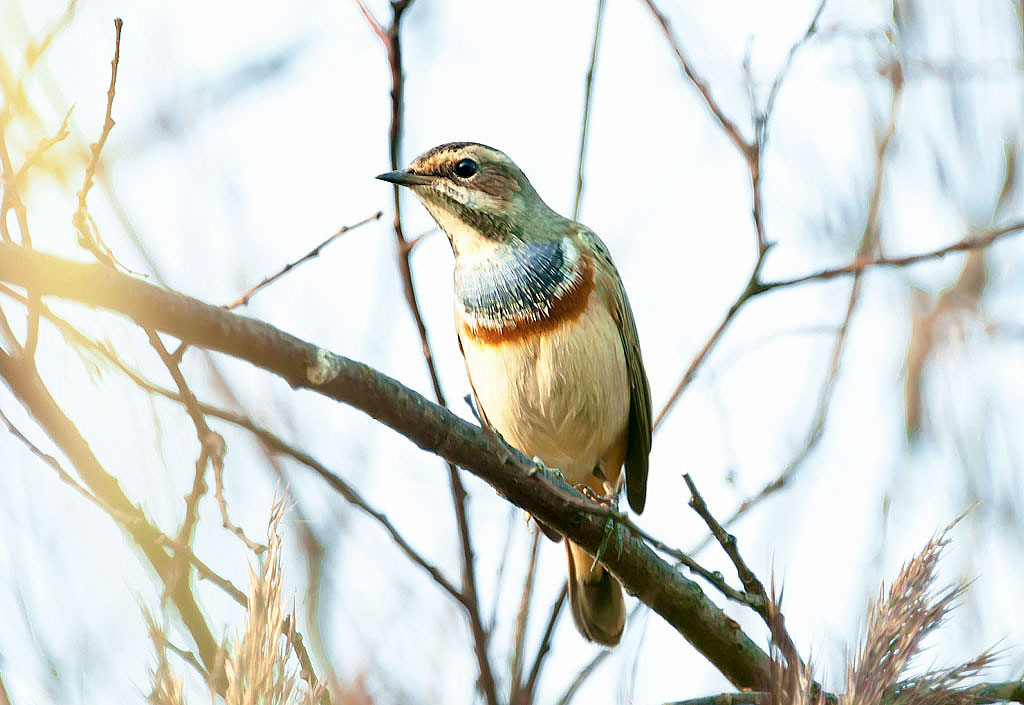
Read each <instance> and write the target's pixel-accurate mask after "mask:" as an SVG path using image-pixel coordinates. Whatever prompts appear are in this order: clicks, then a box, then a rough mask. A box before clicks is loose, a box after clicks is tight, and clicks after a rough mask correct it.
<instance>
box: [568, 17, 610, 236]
mask: <svg viewBox="0 0 1024 705" xmlns="http://www.w3.org/2000/svg"><path fill="white" fill-rule="evenodd" d="M602 17H604V0H597V17H596V19H595V20H594V42H593V44H592V45H591V47H590V68H588V69H587V79H586V88H585V89H584V92H583V126H582V127H581V128H580V155H579V159H578V160H577V162H576V199H575V201H573V204H572V219H573V220H576V219H577V218H579V217H580V201H581V199H582V197H583V157H584V156H585V155H586V153H587V128H588V126H589V125H590V98H591V96H592V95H593V92H594V70H595V68H596V67H597V45H598V40H599V39H600V37H601V18H602Z"/></svg>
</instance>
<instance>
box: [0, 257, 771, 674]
mask: <svg viewBox="0 0 1024 705" xmlns="http://www.w3.org/2000/svg"><path fill="white" fill-rule="evenodd" d="M0 280H2V281H6V282H9V283H11V284H15V285H17V286H21V287H25V286H29V287H32V288H33V289H38V291H40V292H41V293H42V294H43V295H48V296H58V297H61V298H64V299H70V300H74V301H78V302H81V303H84V304H88V305H90V306H94V307H99V308H105V309H109V310H112V311H117V312H119V313H122V314H124V315H126V316H129V317H130V318H132V319H133V320H135V321H136V322H137V323H139V324H140V325H143V326H146V327H152V328H156V329H157V330H160V331H162V332H164V333H167V334H170V335H173V336H175V337H177V338H179V339H181V340H182V341H184V342H186V343H188V344H189V345H192V346H196V347H201V348H206V349H209V350H216V351H218V352H222V353H225V354H228V355H231V356H233V357H236V358H239V359H242V360H246V361H248V362H250V363H252V364H253V365H256V366H258V367H261V368H263V369H265V370H267V371H270V372H272V373H274V374H277V375H279V376H280V377H282V378H283V379H285V380H286V381H287V382H288V383H289V384H291V385H292V386H293V387H302V388H306V389H310V390H313V391H315V392H317V393H319V394H323V395H325V396H327V397H330V398H332V399H335V400H337V401H341V402H344V403H346V404H349V405H351V406H354V407H356V408H358V409H360V410H361V411H363V412H365V413H366V414H369V415H370V416H372V417H373V418H375V419H377V420H378V421H380V422H381V423H383V424H385V425H387V426H389V427H390V428H392V429H394V430H396V431H397V432H399V433H400V434H402V435H403V436H405V437H406V438H408V439H409V440H411V441H412V442H413V443H415V444H416V445H418V446H420V447H421V448H423V449H425V450H428V451H430V452H433V453H436V454H438V455H440V456H442V457H443V458H445V459H446V460H448V461H449V462H451V463H454V464H455V465H458V466H460V467H464V468H466V469H467V470H469V471H470V472H472V473H473V474H475V475H477V476H478V477H480V478H481V479H483V480H484V481H485V482H487V483H489V484H490V485H491V486H492V487H494V488H495V489H496V490H497V491H498V492H499V493H500V494H501V495H503V496H504V497H505V498H507V499H508V500H509V501H511V502H513V503H514V504H516V505H518V506H520V507H522V508H524V509H526V510H527V511H529V512H530V513H531V514H532V515H534V516H535V517H537V518H538V519H540V520H541V521H543V522H545V523H546V524H548V525H550V526H551V527H553V528H555V529H557V530H558V531H559V532H561V533H562V534H564V535H565V536H567V537H568V538H570V539H571V540H572V541H574V542H576V543H578V544H580V545H581V546H583V547H584V548H587V549H589V550H591V551H594V552H596V551H597V550H598V547H599V546H601V545H602V544H606V545H607V546H611V547H613V548H611V549H608V550H606V551H605V553H604V558H603V562H604V563H605V565H606V566H607V567H608V568H609V570H611V571H612V573H613V574H614V575H615V576H616V578H618V580H619V581H620V582H621V583H622V584H623V585H624V586H625V587H626V589H627V590H629V591H630V592H631V593H633V594H635V595H637V597H638V598H639V599H640V600H641V601H642V602H644V603H645V604H647V605H649V606H650V607H651V608H652V609H654V610H655V611H656V612H658V614H660V615H661V616H662V617H663V618H664V619H665V620H666V621H668V622H669V623H670V624H671V625H672V626H673V627H675V628H676V629H677V630H678V631H679V632H680V633H681V634H682V635H683V636H684V637H685V638H686V639H687V640H688V641H690V643H691V644H693V645H694V646H695V647H696V648H697V649H698V651H700V652H701V653H702V654H703V655H704V656H705V657H706V658H707V659H708V660H709V661H710V662H711V663H712V664H714V665H715V666H716V667H717V668H718V669H719V670H720V671H721V672H722V673H723V675H725V676H726V678H728V679H729V680H730V681H731V682H732V683H733V684H734V685H736V686H737V687H741V688H755V687H759V686H760V685H761V684H763V683H764V682H765V678H767V675H768V669H769V659H768V656H767V654H765V653H764V651H762V650H761V649H760V648H758V646H757V645H756V644H754V642H753V641H751V640H750V638H748V637H747V635H746V634H744V633H743V631H742V630H741V629H740V628H739V626H738V625H737V624H736V623H735V622H734V621H733V620H731V619H729V618H728V617H727V616H726V615H725V613H723V612H722V611H721V610H720V609H719V608H718V607H717V606H716V605H715V604H714V603H712V602H711V600H709V599H708V598H707V596H706V595H705V594H704V592H703V591H702V590H701V589H700V587H699V586H698V585H697V584H696V583H694V582H693V581H691V580H687V579H686V578H684V577H683V576H682V575H680V573H679V572H678V571H677V570H676V569H675V568H674V567H673V566H672V565H671V564H669V563H668V562H666V561H664V560H662V559H661V558H660V557H659V556H657V555H656V554H655V553H654V551H652V550H651V549H650V548H649V547H648V546H647V545H646V543H645V542H644V540H643V539H642V538H641V537H638V536H636V535H635V534H634V533H633V532H632V531H630V530H629V529H628V528H627V527H624V526H620V525H617V526H615V527H614V528H615V533H616V536H613V537H611V540H610V541H609V540H608V537H607V535H606V521H607V520H606V519H602V518H600V517H597V516H594V515H592V514H589V513H585V512H580V511H578V510H577V508H576V507H575V506H574V503H573V501H571V500H573V498H574V497H578V495H570V494H569V492H571V490H570V488H569V487H568V486H567V485H565V483H564V482H562V481H560V480H558V479H556V478H553V477H550V476H548V475H547V474H546V473H537V472H535V470H536V468H535V466H534V465H533V463H532V462H530V461H529V460H528V459H527V458H526V457H524V456H523V455H522V454H521V453H520V452H518V451H517V450H515V449H513V448H511V447H510V446H508V445H506V444H504V443H503V442H502V441H501V440H500V439H499V438H498V437H497V436H496V435H494V434H489V433H485V432H484V431H482V430H481V429H480V428H478V427H477V426H474V425H472V424H470V423H468V422H466V421H465V420H463V419H461V418H459V417H458V416H456V415H455V414H453V413H452V412H451V411H449V410H448V409H445V408H443V407H441V406H438V405H437V404H434V403H432V402H430V401H429V400H427V399H426V398H424V397H423V396H422V395H420V394H418V393H416V392H415V391H413V390H411V389H408V388H407V387H404V386H403V385H402V384H400V383H399V382H398V381H396V380H394V379H392V378H390V377H388V376H387V375H384V374H382V373H380V372H377V371H376V370H374V369H372V368H370V367H368V366H366V365H363V364H361V363H358V362H355V361H353V360H349V359H347V358H344V357H340V356H338V355H334V354H331V353H329V352H328V351H326V350H323V349H320V348H317V347H316V346H314V345H311V344H310V343H307V342H305V341H303V340H300V339H298V338H296V337H294V336H291V335H289V334H287V333H284V332H283V331H280V330H278V329H276V328H274V327H273V326H270V325H268V324H266V323H263V322H261V321H257V320H254V319H251V318H246V317H244V316H239V315H236V314H233V313H231V312H228V311H225V310H223V309H221V308H219V307H216V306H210V305H207V304H204V303H202V302H200V301H197V300H196V299H192V298H189V297H187V296H183V295H181V294H178V293H176V292H173V291H168V290H165V289H161V288H159V287H156V286H153V285H151V284H148V283H146V282H143V281H140V280H138V279H135V278H133V277H130V276H127V275H125V274H121V273H119V272H116V271H114V270H112V269H110V268H109V267H104V266H102V265H93V264H80V263H76V262H71V261H68V260H63V259H60V258H57V257H53V256H50V255H44V254H42V253H38V252H31V251H27V250H25V249H23V248H21V247H19V246H17V245H14V244H10V243H0ZM552 484H554V485H557V486H558V488H559V491H556V490H554V489H553V488H552ZM606 542H607V543H606Z"/></svg>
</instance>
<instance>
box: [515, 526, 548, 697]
mask: <svg viewBox="0 0 1024 705" xmlns="http://www.w3.org/2000/svg"><path fill="white" fill-rule="evenodd" d="M541 533H542V532H541V531H540V530H539V529H538V530H537V531H535V532H534V533H533V541H532V543H531V545H530V561H529V563H528V564H527V567H526V577H525V578H524V579H523V591H522V594H521V596H520V599H519V612H518V614H517V615H516V623H515V629H514V630H513V635H512V665H511V667H510V668H509V695H508V701H509V702H510V703H517V702H519V692H520V690H521V688H522V677H523V646H524V645H525V642H526V623H527V618H528V617H529V616H530V605H531V603H532V602H533V586H534V578H535V577H536V576H537V554H538V552H539V551H540V537H541Z"/></svg>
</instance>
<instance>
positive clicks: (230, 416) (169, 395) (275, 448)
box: [0, 284, 463, 604]
mask: <svg viewBox="0 0 1024 705" xmlns="http://www.w3.org/2000/svg"><path fill="white" fill-rule="evenodd" d="M0 293H3V294H5V295H7V296H10V297H11V298H13V299H15V300H17V301H19V302H22V303H25V302H26V298H25V297H23V296H21V295H20V294H18V293H16V292H14V291H12V290H10V289H8V288H7V287H6V286H3V285H2V284H0ZM42 315H43V317H44V318H46V319H47V320H49V321H50V322H51V323H53V324H54V325H55V326H56V327H57V329H58V330H59V331H60V332H61V335H63V336H64V337H65V339H67V340H68V341H69V342H71V343H72V344H74V345H78V346H82V347H84V348H86V349H88V350H90V351H92V352H94V353H96V354H99V355H102V356H103V357H104V359H106V360H108V361H109V362H110V363H112V364H113V365H114V366H115V367H116V368H117V369H118V370H120V371H121V372H122V373H123V374H125V375H126V376H127V377H128V378H129V379H131V380H132V382H134V383H135V384H136V385H137V386H138V387H139V388H140V389H142V390H144V391H146V392H149V393H151V394H157V395H159V396H162V397H164V398H165V399H170V400H171V401H175V402H178V403H181V404H184V403H185V400H184V398H183V397H182V395H181V393H180V392H174V391H171V390H170V389H165V388H163V387H161V386H159V385H156V384H154V383H152V382H150V381H149V380H147V379H146V378H144V377H142V376H141V375H140V374H139V373H138V372H137V371H135V370H134V369H132V368H131V367H130V366H129V365H128V364H127V363H125V362H124V361H123V360H122V359H121V358H120V357H118V356H117V355H116V354H115V353H114V352H113V351H112V350H109V349H108V348H107V347H106V346H104V345H102V344H100V343H98V342H96V341H95V340H92V339H91V338H89V337H88V336H86V335H85V334H83V333H82V332H81V331H79V330H78V329H77V328H75V327H74V326H72V325H71V324H69V323H68V322H67V321H65V320H64V319H62V318H60V317H59V316H56V315H54V314H53V313H52V312H51V311H50V310H49V309H48V308H47V307H46V305H45V304H43V309H42ZM196 404H197V405H198V407H199V409H200V410H201V412H202V413H203V414H205V415H207V416H212V417H215V418H218V419H221V420H223V421H227V422H229V423H231V424H234V425H235V426H238V427H240V428H244V429H245V430H247V431H249V432H250V433H252V434H253V435H254V436H256V438H257V439H258V440H259V441H260V443H261V444H262V445H263V446H264V448H266V449H268V450H269V451H271V452H272V453H280V454H282V455H287V456H289V457H291V458H292V459H294V460H296V461H298V462H299V463H301V464H303V465H305V466H306V467H308V468H310V469H311V470H313V471H314V472H315V473H316V474H318V475H320V477H321V478H323V479H324V480H325V481H326V482H327V484H329V485H330V486H331V488H332V489H334V490H335V491H336V492H338V494H340V495H341V496H342V497H344V498H345V500H346V501H347V502H349V503H350V504H352V505H353V506H355V507H356V508H357V509H359V510H361V511H362V512H363V513H365V514H366V515H367V516H369V517H371V518H372V519H374V520H376V521H377V522H378V523H379V524H380V525H381V526H382V527H384V530H385V531H387V533H388V534H389V535H390V536H391V538H392V540H394V542H395V543H396V544H397V545H398V547H399V548H400V549H401V550H402V552H403V553H405V554H406V556H407V557H408V558H409V559H410V560H411V561H413V563H415V564H416V565H418V566H420V567H421V568H423V569H424V570H425V571H426V572H427V574H428V575H430V577H431V578H432V579H433V580H434V581H435V582H437V584H438V585H440V586H441V588H442V589H444V591H445V592H447V593H448V594H449V595H451V596H452V597H454V598H455V600H456V601H458V602H459V603H461V602H462V600H463V597H462V593H461V592H460V591H459V590H458V588H456V587H455V586H454V585H452V584H451V582H449V581H448V579H447V578H445V577H444V575H442V573H441V571H440V570H439V569H438V568H437V567H435V566H434V565H433V564H431V563H430V562H429V561H427V560H426V559H425V558H424V557H423V556H422V555H420V554H419V553H418V552H417V551H416V550H415V549H414V548H413V547H412V546H411V545H410V544H409V543H408V541H406V539H405V538H404V537H403V536H402V535H401V534H400V533H399V532H398V529H396V528H395V526H394V525H393V524H392V523H391V521H390V520H389V519H388V517H387V516H386V515H385V514H384V513H383V512H380V511H378V510H376V509H374V508H373V507H372V506H370V505H369V504H367V503H366V501H365V500H364V499H363V498H362V496H361V495H360V494H359V493H358V492H357V491H356V490H355V488H353V487H352V486H351V485H349V484H348V483H347V482H345V481H344V480H342V479H341V478H340V477H339V476H338V475H336V474H335V473H333V472H331V471H330V470H329V469H328V468H327V467H326V466H325V465H323V464H322V463H320V462H319V461H317V460H316V459H315V458H313V457H312V456H311V455H309V454H308V453H305V452H304V451H301V450H299V449H298V448H296V447H295V446H293V445H291V444H289V443H288V442H287V441H285V440H284V439H282V438H281V437H280V436H278V435H276V434H274V433H273V432H271V431H269V430H267V429H265V428H263V427H261V426H259V425H257V424H256V423H255V422H253V421H252V420H251V419H250V418H249V417H248V416H246V415H244V414H239V413H236V412H233V411H228V410H226V409H221V408H219V407H216V406H213V405H211V404H206V403H204V402H201V401H198V400H197V401H196ZM166 543H167V545H168V546H170V547H173V548H175V549H177V550H184V549H185V548H187V547H183V545H182V544H181V543H180V542H175V541H171V540H169V539H168V540H167V542H166ZM188 550H190V549H188ZM193 564H194V565H196V567H197V568H198V569H199V574H200V577H208V576H207V575H206V574H205V573H204V566H203V565H202V564H201V563H199V562H198V559H195V560H194V561H193ZM207 572H209V571H207ZM232 587H233V586H232ZM229 592H231V591H229ZM234 592H236V593H237V594H241V592H240V591H238V590H237V589H235V590H234ZM242 599H243V604H244V595H242Z"/></svg>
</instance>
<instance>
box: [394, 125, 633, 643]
mask: <svg viewBox="0 0 1024 705" xmlns="http://www.w3.org/2000/svg"><path fill="white" fill-rule="evenodd" d="M377 178H378V179H383V180H384V181H389V182H391V183H395V184H401V185H402V186H408V187H409V188H410V189H411V190H412V192H413V193H414V194H415V195H416V196H417V197H418V198H419V200H420V201H421V202H422V203H423V205H424V206H425V207H426V209H427V210H428V211H429V212H430V215H431V216H433V218H434V220H435V221H437V224H438V225H439V226H440V227H441V229H442V230H444V232H445V233H446V234H447V235H448V239H449V241H450V242H451V246H452V250H453V251H454V252H455V325H456V330H457V332H458V337H459V347H460V349H461V350H462V355H463V357H464V358H465V362H466V371H467V372H468V374H469V381H470V387H471V389H472V390H473V396H474V398H475V400H476V405H477V409H478V411H479V413H480V414H481V415H482V421H483V422H484V423H486V424H488V425H489V426H491V427H492V428H494V429H495V430H496V431H498V433H500V434H501V435H502V437H503V438H504V439H505V440H506V441H508V442H509V443H510V444H512V445H513V446H515V447H516V448H518V449H519V450H521V451H522V452H523V453H525V454H526V455H527V456H529V457H533V458H539V459H540V460H541V461H542V462H543V463H544V464H545V465H546V466H548V467H550V468H557V469H558V470H560V471H561V472H562V474H563V475H564V476H565V479H566V481H567V482H569V483H571V484H573V485H574V486H577V487H580V486H585V487H586V488H589V490H590V492H591V493H592V494H594V495H597V496H600V497H604V498H613V497H614V496H615V494H616V493H617V492H618V489H619V486H620V479H621V475H622V467H623V464H625V468H626V472H625V484H626V497H627V498H628V500H629V505H630V506H631V507H632V508H633V510H634V511H636V512H638V513H639V512H641V511H643V508H644V502H645V499H646V494H647V462H648V455H649V453H650V448H651V392H650V387H649V385H648V382H647V374H646V373H645V372H644V365H643V361H642V360H641V357H640V343H639V340H638V338H637V332H636V324H635V323H634V321H633V312H632V311H631V310H630V308H629V301H628V299H627V298H626V291H625V289H624V288H623V286H622V280H621V279H620V278H619V273H618V271H617V270H616V269H615V265H614V264H613V263H612V259H611V255H610V254H609V252H608V248H607V247H605V244H604V243H603V242H601V240H600V239H599V238H598V237H597V235H595V234H594V233H593V232H592V231H591V230H590V229H589V228H587V227H585V226H584V225H581V224H580V223H577V222H576V221H574V220H570V219H568V218H564V217H562V216H560V215H558V214H557V213H555V212H554V211H553V210H551V208H549V207H548V206H547V204H545V203H544V201H543V200H541V198H540V196H539V195H537V192H536V190H534V188H533V186H532V185H531V184H530V182H529V181H528V180H527V178H526V176H525V175H524V174H523V172H522V171H521V170H520V169H519V167H517V166H516V165H515V163H513V162H512V160H511V159H509V158H508V157H507V156H505V154H503V153H502V152H499V151H498V150H496V149H493V148H491V147H487V146H485V145H482V144H477V143H474V142H452V143H450V144H443V145H441V146H439V147H435V148H434V149H431V150H429V151H427V152H425V153H424V154H422V155H420V156H419V157H417V158H416V159H415V160H414V161H413V162H412V164H410V165H409V167H408V168H407V169H404V170H399V171H390V172H387V173H386V174H381V175H380V176H378V177H377ZM565 545H566V552H567V554H568V557H569V601H570V605H571V606H572V614H573V618H574V620H575V622H576V626H577V628H578V629H579V631H580V633H581V634H582V635H583V636H584V637H586V638H587V639H589V640H591V641H594V642H597V643H599V644H603V645H605V646H614V645H615V644H617V643H618V642H619V639H620V638H621V636H622V630H623V627H624V626H625V621H626V609H625V602H624V600H623V596H622V587H621V586H620V585H619V583H618V582H617V581H616V580H615V578H614V577H612V576H611V574H610V573H608V571H607V570H606V569H605V568H604V567H603V566H601V565H594V558H593V556H591V555H590V554H588V553H587V552H586V551H584V550H583V549H582V548H580V547H579V546H577V545H575V544H573V543H571V542H569V541H568V540H566V542H565Z"/></svg>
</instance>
